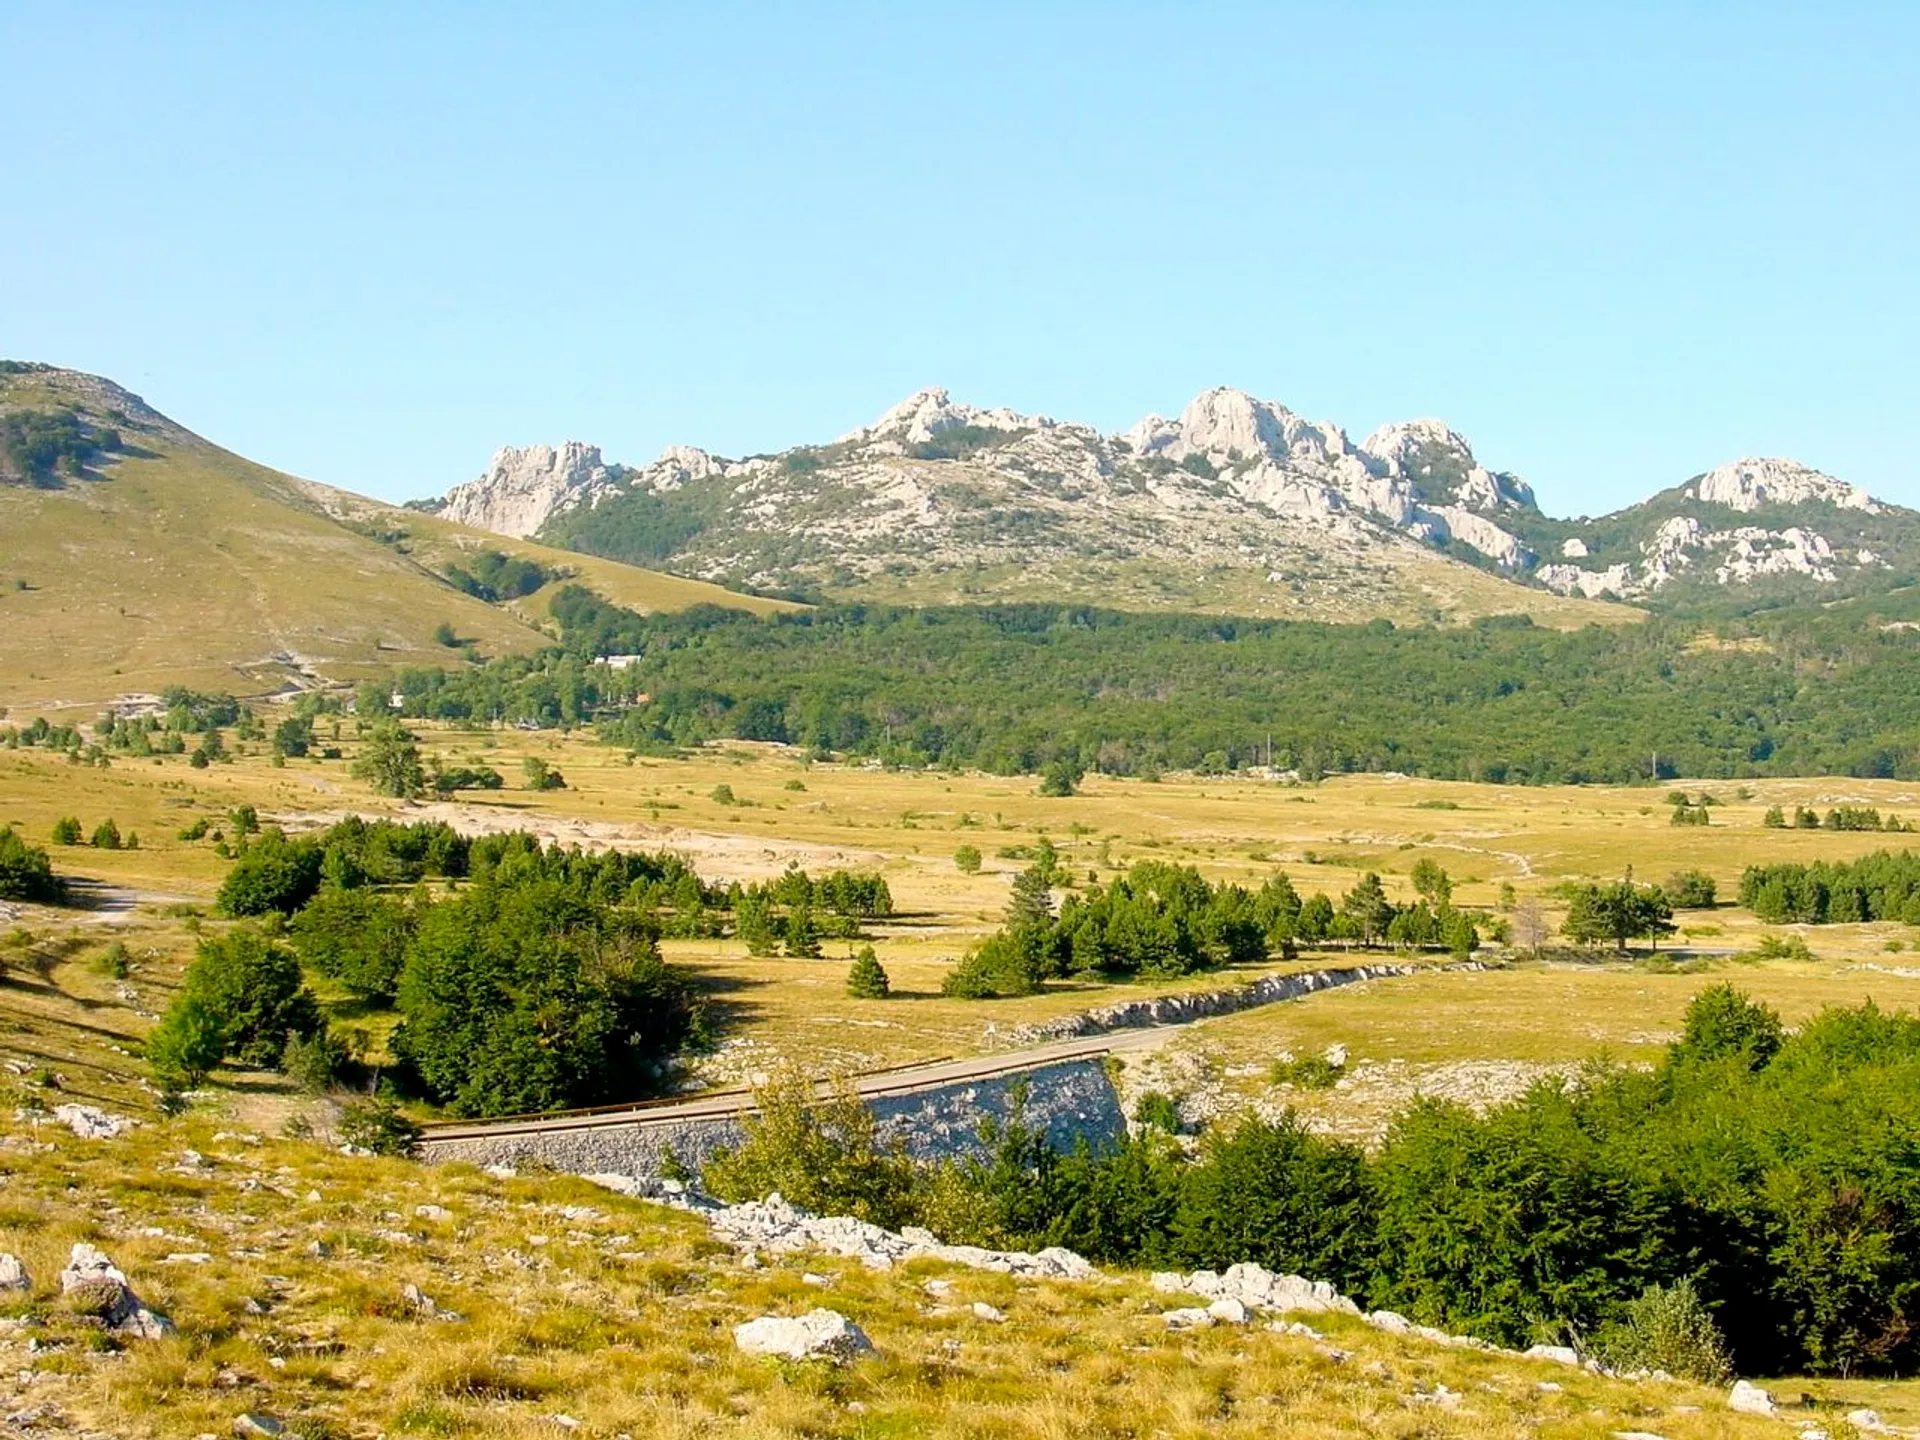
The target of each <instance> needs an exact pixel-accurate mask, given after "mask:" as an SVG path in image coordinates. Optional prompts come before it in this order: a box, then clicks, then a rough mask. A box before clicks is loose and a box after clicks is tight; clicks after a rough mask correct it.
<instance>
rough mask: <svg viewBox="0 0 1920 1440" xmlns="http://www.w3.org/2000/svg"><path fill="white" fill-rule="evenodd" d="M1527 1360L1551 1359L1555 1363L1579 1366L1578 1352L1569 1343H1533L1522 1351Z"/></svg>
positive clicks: (1577, 1367) (1575, 1367) (1576, 1367)
mask: <svg viewBox="0 0 1920 1440" xmlns="http://www.w3.org/2000/svg"><path fill="white" fill-rule="evenodd" d="M1523 1353H1524V1354H1525V1356H1526V1358H1527V1359H1529V1360H1551V1361H1552V1362H1553V1363H1554V1364H1555V1365H1571V1366H1572V1367H1573V1368H1574V1369H1576V1370H1578V1369H1579V1368H1580V1352H1579V1351H1578V1350H1575V1349H1574V1348H1573V1347H1572V1346H1571V1345H1533V1346H1529V1347H1528V1348H1527V1349H1526V1350H1525V1351H1524V1352H1523Z"/></svg>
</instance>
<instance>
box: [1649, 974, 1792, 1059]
mask: <svg viewBox="0 0 1920 1440" xmlns="http://www.w3.org/2000/svg"><path fill="white" fill-rule="evenodd" d="M1785 1040H1786V1027H1785V1026H1784V1025H1782V1024H1781V1023H1780V1016H1779V1013H1778V1012H1777V1011H1775V1010H1774V1009H1773V1008H1772V1007H1771V1006H1768V1005H1763V1004H1761V1003H1760V1002H1759V1001H1758V1000H1751V999H1749V998H1748V997H1747V996H1745V995H1743V994H1742V993H1741V992H1740V991H1738V990H1736V989H1734V988H1733V986H1731V985H1726V984H1721V985H1710V986H1708V987H1707V988H1706V989H1705V990H1702V991H1701V992H1700V993H1699V994H1698V995H1695V996H1694V997H1693V999H1692V1001H1691V1002H1690V1003H1689V1004H1688V1005H1687V1014H1686V1019H1685V1021H1684V1022H1683V1023H1682V1026H1681V1031H1680V1038H1679V1039H1678V1040H1676V1041H1674V1042H1673V1044H1672V1045H1670V1046H1669V1047H1668V1050H1667V1055H1668V1060H1669V1063H1671V1064H1672V1065H1675V1066H1682V1065H1698V1064H1714V1063H1718V1062H1721V1061H1726V1060H1737V1061H1738V1062H1739V1063H1740V1064H1741V1065H1742V1066H1743V1067H1744V1068H1746V1069H1748V1070H1758V1069H1760V1068H1761V1067H1762V1066H1764V1065H1766V1064H1767V1062H1768V1061H1770V1060H1772V1059H1773V1057H1774V1056H1775V1055H1776V1054H1778V1053H1779V1050H1780V1046H1781V1045H1782V1044H1783V1043H1784V1042H1785Z"/></svg>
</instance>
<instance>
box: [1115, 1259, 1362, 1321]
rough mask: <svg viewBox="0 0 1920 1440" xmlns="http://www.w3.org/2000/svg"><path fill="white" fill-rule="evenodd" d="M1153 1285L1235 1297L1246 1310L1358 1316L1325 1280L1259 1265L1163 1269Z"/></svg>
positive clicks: (1173, 1290) (1212, 1296)
mask: <svg viewBox="0 0 1920 1440" xmlns="http://www.w3.org/2000/svg"><path fill="white" fill-rule="evenodd" d="M1152 1285H1153V1288H1154V1289H1156V1290H1160V1291H1164V1292H1166V1293H1169V1294H1186V1295H1202V1296H1205V1297H1206V1298H1207V1299H1208V1300H1238V1301H1239V1302H1240V1303H1241V1304H1242V1305H1244V1306H1246V1307H1247V1308H1248V1309H1249V1310H1302V1311H1309V1312H1334V1313H1338V1314H1343V1315H1358V1314H1359V1313H1360V1307H1359V1306H1358V1305H1355V1304H1354V1303H1353V1301H1351V1300H1349V1299H1347V1297H1346V1296H1344V1295H1342V1294H1341V1293H1340V1292H1339V1291H1338V1290H1336V1289H1334V1288H1333V1286H1331V1285H1329V1284H1327V1283H1326V1281H1324V1280H1304V1279H1302V1278H1301V1277H1300V1276H1298V1275H1276V1274H1274V1273H1273V1272H1272V1271H1271V1270H1268V1269H1266V1268H1265V1267H1264V1266H1261V1265H1253V1264H1244V1265H1230V1266H1228V1267H1227V1269H1226V1271H1225V1272H1224V1273H1215V1272H1214V1271H1212V1270H1196V1271H1194V1272H1193V1273H1192V1274H1191V1275H1180V1274H1176V1273H1173V1272H1171V1271H1163V1272H1161V1273H1159V1274H1156V1275H1155V1276H1154V1277H1153V1279H1152Z"/></svg>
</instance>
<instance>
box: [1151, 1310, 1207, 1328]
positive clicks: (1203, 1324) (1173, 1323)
mask: <svg viewBox="0 0 1920 1440" xmlns="http://www.w3.org/2000/svg"><path fill="white" fill-rule="evenodd" d="M1160 1318H1161V1319H1162V1320H1163V1321H1165V1322H1166V1326H1167V1328H1168V1329H1169V1330H1205V1329H1206V1328H1207V1327H1208V1326H1210V1325H1212V1324H1213V1316H1211V1315H1209V1314H1208V1313H1207V1312H1206V1311H1205V1310H1201V1309H1197V1308H1191V1309H1186V1310H1168V1311H1165V1312H1163V1313H1162V1314H1161V1316H1160Z"/></svg>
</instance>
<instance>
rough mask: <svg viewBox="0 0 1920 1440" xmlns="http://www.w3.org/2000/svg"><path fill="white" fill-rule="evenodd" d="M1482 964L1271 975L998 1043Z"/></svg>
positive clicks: (1205, 1014)
mask: <svg viewBox="0 0 1920 1440" xmlns="http://www.w3.org/2000/svg"><path fill="white" fill-rule="evenodd" d="M1486 968H1487V967H1486V966H1485V965H1484V964H1482V963H1481V962H1480V961H1478V960H1459V961H1453V962H1451V963H1448V964H1444V965H1389V964H1381V965H1348V966H1343V967H1341V968H1339V969H1331V970H1302V971H1299V972H1297V973H1295V974H1292V975H1267V976H1264V977H1262V978H1261V979H1259V980H1255V981H1252V982H1251V983H1249V984H1246V985H1236V986H1234V987H1233V988H1232V989H1230V990H1195V991H1191V992H1189V993H1187V994H1184V995H1150V996H1146V997H1144V998H1142V999H1139V1000H1122V1001H1119V1002H1118V1003H1116V1004H1113V1005H1102V1006H1100V1007H1098V1008H1097V1009H1093V1010H1083V1011H1081V1012H1080V1013H1079V1014H1077V1015H1063V1016H1061V1017H1060V1018H1059V1019H1057V1020H1043V1021H1039V1022H1037V1023H1035V1024H1032V1025H1022V1026H1019V1027H1018V1028H1016V1029H1013V1030H1008V1031H1003V1032H1001V1033H1000V1034H999V1035H997V1036H996V1037H995V1038H996V1039H998V1040H1000V1041H1002V1042H1004V1043H1005V1044H1006V1045H1008V1046H1010V1047H1011V1046H1021V1045H1040V1044H1044V1043H1046V1042H1047V1041H1049V1040H1071V1039H1075V1038H1078V1037H1080V1036H1084V1035H1105V1034H1107V1033H1108V1032H1110V1031H1113V1030H1148V1029H1152V1028H1154V1027H1155V1026H1159V1025H1186V1024H1190V1023H1191V1022H1193V1021H1195V1020H1205V1019H1209V1018H1211V1017H1212V1016H1215V1015H1232V1014H1236V1013H1238V1012H1239V1011H1241V1010H1255V1009H1258V1008H1259V1007H1260V1006H1262V1005H1274V1004H1278V1003H1279V1002H1280V1001H1282V1000H1298V999H1299V998H1300V997H1302V996H1303V995H1311V994H1314V993H1315V992H1316V991H1320V990H1333V989H1337V988H1339V987H1340V986H1342V985H1356V984H1358V983H1360V982H1361V981H1363V980H1391V979H1397V978H1399V977H1401V976H1404V975H1421V974H1427V973H1440V972H1442V971H1457V970H1484V969H1486Z"/></svg>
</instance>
